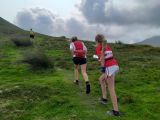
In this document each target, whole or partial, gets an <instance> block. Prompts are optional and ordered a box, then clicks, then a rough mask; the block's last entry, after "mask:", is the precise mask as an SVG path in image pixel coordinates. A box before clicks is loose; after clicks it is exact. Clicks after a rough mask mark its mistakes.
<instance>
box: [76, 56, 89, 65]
mask: <svg viewBox="0 0 160 120" xmlns="http://www.w3.org/2000/svg"><path fill="white" fill-rule="evenodd" d="M73 63H74V64H76V65H83V64H86V63H87V60H86V58H79V57H74V58H73Z"/></svg>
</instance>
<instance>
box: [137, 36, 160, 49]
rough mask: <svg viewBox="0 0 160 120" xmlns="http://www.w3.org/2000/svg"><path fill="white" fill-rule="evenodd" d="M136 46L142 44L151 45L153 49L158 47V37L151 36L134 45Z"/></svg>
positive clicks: (159, 42) (159, 38) (159, 45)
mask: <svg viewBox="0 0 160 120" xmlns="http://www.w3.org/2000/svg"><path fill="white" fill-rule="evenodd" d="M136 44H143V45H151V46H154V47H160V36H153V37H151V38H148V39H146V40H144V41H142V42H139V43H136Z"/></svg>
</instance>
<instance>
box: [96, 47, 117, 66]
mask: <svg viewBox="0 0 160 120" xmlns="http://www.w3.org/2000/svg"><path fill="white" fill-rule="evenodd" d="M101 53H102V45H100V44H99V45H98V46H97V48H96V55H97V56H98V58H99V60H100V57H101ZM104 58H105V64H104V66H105V67H110V66H113V65H118V63H117V61H116V60H115V59H114V58H113V53H112V49H111V48H110V46H109V45H106V48H105V53H104Z"/></svg>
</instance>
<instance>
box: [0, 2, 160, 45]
mask: <svg viewBox="0 0 160 120" xmlns="http://www.w3.org/2000/svg"><path fill="white" fill-rule="evenodd" d="M0 17H3V18H4V19H6V20H8V21H10V22H12V23H14V24H16V25H17V26H19V27H21V28H23V29H25V30H29V29H30V28H32V29H33V30H34V31H36V32H40V33H43V34H48V35H52V36H67V37H71V36H75V35H76V36H78V37H79V38H80V39H86V40H94V37H95V35H96V34H97V33H102V34H104V35H105V36H106V39H107V40H108V41H110V42H114V41H115V40H121V41H122V42H125V43H134V42H139V41H142V40H144V39H146V38H149V37H152V36H155V35H160V1H159V0H1V4H0Z"/></svg>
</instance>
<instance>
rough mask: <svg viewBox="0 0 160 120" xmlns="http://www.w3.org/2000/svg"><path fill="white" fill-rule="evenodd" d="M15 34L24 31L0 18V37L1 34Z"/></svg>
mask: <svg viewBox="0 0 160 120" xmlns="http://www.w3.org/2000/svg"><path fill="white" fill-rule="evenodd" d="M15 32H24V31H23V30H22V29H20V28H19V27H17V26H15V25H13V24H11V23H9V22H8V21H6V20H5V19H3V18H1V17H0V35H2V34H5V35H7V34H8V35H11V34H14V33H15Z"/></svg>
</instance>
